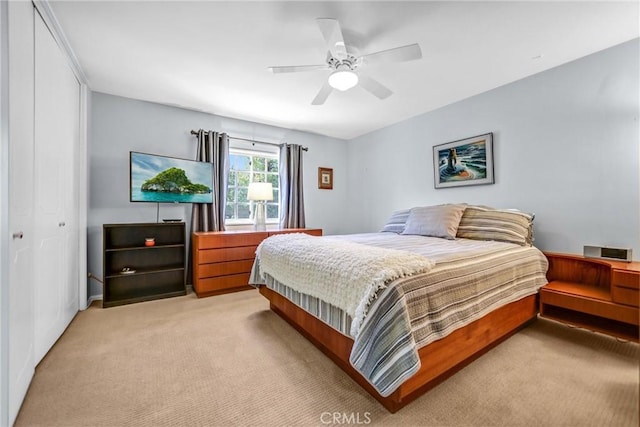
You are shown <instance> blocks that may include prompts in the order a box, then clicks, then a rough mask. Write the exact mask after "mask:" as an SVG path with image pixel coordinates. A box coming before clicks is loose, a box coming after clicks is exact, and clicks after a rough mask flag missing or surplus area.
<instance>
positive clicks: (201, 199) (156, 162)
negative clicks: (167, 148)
mask: <svg viewBox="0 0 640 427" xmlns="http://www.w3.org/2000/svg"><path fill="white" fill-rule="evenodd" d="M129 183H130V188H129V200H130V201H132V202H153V203H212V202H213V193H212V189H213V164H211V163H207V162H196V161H194V160H186V159H177V158H175V157H167V156H160V155H157V154H146V153H138V152H135V151H131V152H130V162H129Z"/></svg>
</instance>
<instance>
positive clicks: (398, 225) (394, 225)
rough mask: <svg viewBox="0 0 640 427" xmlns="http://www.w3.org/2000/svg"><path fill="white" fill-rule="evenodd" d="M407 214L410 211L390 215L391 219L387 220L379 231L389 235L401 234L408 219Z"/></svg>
mask: <svg viewBox="0 0 640 427" xmlns="http://www.w3.org/2000/svg"><path fill="white" fill-rule="evenodd" d="M409 212H411V209H403V210H400V211H395V212H394V213H392V214H391V218H389V220H388V221H387V223H386V224H385V225H384V227H383V228H382V230H380V231H381V232H382V231H389V232H391V233H398V234H399V233H402V232H403V231H404V226H405V224H406V222H407V218H409Z"/></svg>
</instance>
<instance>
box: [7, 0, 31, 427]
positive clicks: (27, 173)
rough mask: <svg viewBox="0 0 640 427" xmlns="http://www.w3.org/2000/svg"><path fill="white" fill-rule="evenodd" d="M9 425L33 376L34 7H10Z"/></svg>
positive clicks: (19, 5) (20, 5)
mask: <svg viewBox="0 0 640 427" xmlns="http://www.w3.org/2000/svg"><path fill="white" fill-rule="evenodd" d="M8 11H9V19H10V25H9V43H10V45H9V52H10V58H11V60H10V61H9V85H10V91H9V105H10V107H9V110H10V113H9V141H10V142H9V230H11V236H10V239H11V240H10V241H9V256H10V266H9V301H10V304H9V413H8V416H9V422H10V424H13V422H14V420H15V418H16V416H17V415H18V410H19V409H20V405H21V404H22V400H23V398H24V396H25V395H26V393H27V389H28V388H29V384H30V383H31V378H32V377H33V373H34V368H35V363H34V314H33V313H34V310H33V288H34V273H33V270H34V269H33V256H34V250H33V242H34V240H33V239H34V233H33V217H34V212H33V183H34V181H33V173H34V168H33V164H34V139H33V132H34V131H33V97H34V92H33V91H34V81H33V79H34V75H33V44H34V40H33V37H34V35H33V16H34V13H33V12H34V11H33V6H32V5H31V3H28V2H9V4H8Z"/></svg>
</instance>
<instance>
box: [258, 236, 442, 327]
mask: <svg viewBox="0 0 640 427" xmlns="http://www.w3.org/2000/svg"><path fill="white" fill-rule="evenodd" d="M256 256H257V257H259V258H260V269H261V271H260V273H261V275H263V276H264V274H265V273H266V274H268V275H269V276H271V277H273V278H274V279H275V280H277V281H278V282H280V283H295V284H296V289H297V290H298V291H300V292H302V293H305V294H308V295H311V296H314V297H316V298H319V299H321V300H323V301H326V302H328V303H329V304H331V305H333V306H335V307H338V308H340V309H342V310H344V311H346V312H347V313H348V314H349V315H350V316H351V318H352V319H353V323H352V325H351V327H352V330H351V335H353V336H356V335H357V334H358V331H359V329H360V326H361V325H362V322H363V320H364V317H365V315H366V313H367V310H368V309H369V306H370V305H371V301H372V300H373V298H375V296H376V295H377V294H378V292H379V291H380V290H382V289H384V288H385V286H386V284H387V283H390V282H391V281H393V280H394V279H398V278H401V277H406V276H411V275H414V274H418V273H426V272H428V271H429V270H431V268H433V265H434V262H433V261H431V260H429V259H428V258H426V257H424V256H422V255H419V254H416V253H414V252H410V251H402V250H398V249H387V248H383V247H374V246H370V245H363V244H360V243H353V242H349V241H347V240H344V239H320V238H318V237H314V236H309V235H308V234H304V233H292V234H280V235H276V236H272V237H270V238H268V239H265V240H263V241H262V243H260V245H259V246H258V249H257V250H256ZM344 283H349V286H344Z"/></svg>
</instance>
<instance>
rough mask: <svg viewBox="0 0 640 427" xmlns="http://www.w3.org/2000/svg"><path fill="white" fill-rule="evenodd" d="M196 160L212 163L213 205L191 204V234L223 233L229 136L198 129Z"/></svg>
mask: <svg viewBox="0 0 640 427" xmlns="http://www.w3.org/2000/svg"><path fill="white" fill-rule="evenodd" d="M196 160H199V161H201V162H209V163H213V203H194V204H193V209H192V211H191V232H192V233H193V232H194V231H223V230H224V210H225V206H226V200H227V183H228V177H229V136H228V135H227V134H226V133H218V132H213V131H204V130H202V129H200V130H199V131H198V150H197V153H196Z"/></svg>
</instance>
